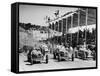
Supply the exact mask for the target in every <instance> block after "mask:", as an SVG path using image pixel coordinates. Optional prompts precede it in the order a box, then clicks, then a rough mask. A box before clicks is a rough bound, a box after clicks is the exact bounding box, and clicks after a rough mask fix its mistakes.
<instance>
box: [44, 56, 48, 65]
mask: <svg viewBox="0 0 100 76" xmlns="http://www.w3.org/2000/svg"><path fill="white" fill-rule="evenodd" d="M45 61H46V64H47V63H48V55H46V60H45Z"/></svg>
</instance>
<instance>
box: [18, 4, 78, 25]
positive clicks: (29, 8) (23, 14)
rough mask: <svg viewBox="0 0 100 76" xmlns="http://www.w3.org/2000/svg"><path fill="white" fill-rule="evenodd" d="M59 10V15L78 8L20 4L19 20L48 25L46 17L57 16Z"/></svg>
mask: <svg viewBox="0 0 100 76" xmlns="http://www.w3.org/2000/svg"><path fill="white" fill-rule="evenodd" d="M56 10H59V16H60V15H63V14H65V13H67V12H69V11H75V10H77V8H72V7H58V6H57V7H56V6H39V5H20V6H19V21H20V22H22V23H31V24H36V25H41V26H48V24H47V23H46V20H45V17H46V16H49V17H50V18H51V19H53V18H55V15H54V13H55V11H56Z"/></svg>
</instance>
